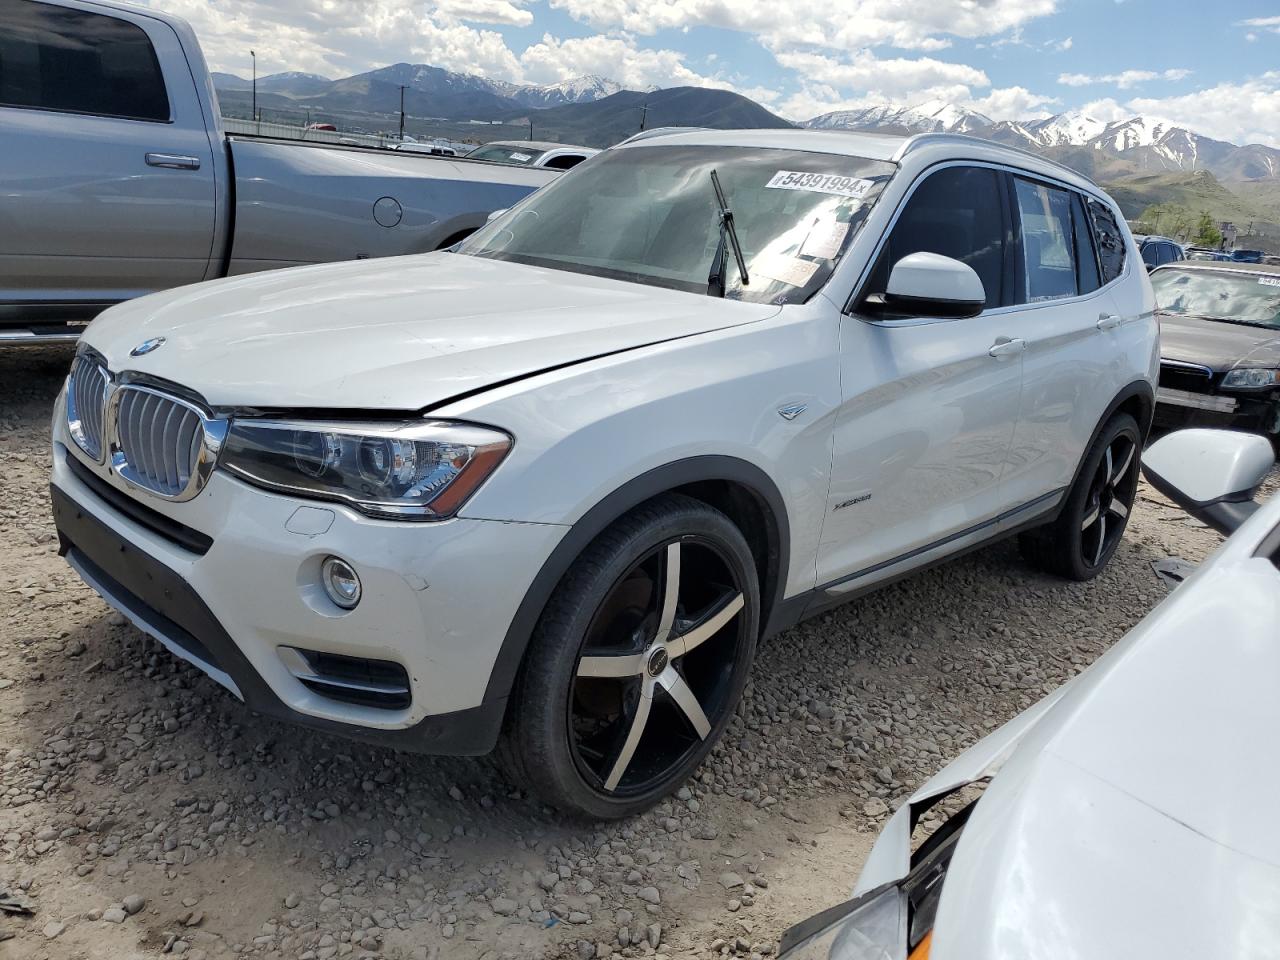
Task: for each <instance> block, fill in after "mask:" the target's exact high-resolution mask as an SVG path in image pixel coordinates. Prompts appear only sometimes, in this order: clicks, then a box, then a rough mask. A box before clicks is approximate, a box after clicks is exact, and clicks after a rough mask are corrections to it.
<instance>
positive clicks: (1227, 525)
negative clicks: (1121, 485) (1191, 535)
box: [1142, 429, 1276, 536]
mask: <svg viewBox="0 0 1280 960" xmlns="http://www.w3.org/2000/svg"><path fill="white" fill-rule="evenodd" d="M1275 462H1276V460H1275V453H1274V452H1273V451H1272V449H1271V442H1270V441H1269V440H1267V439H1266V438H1265V437H1260V436H1258V435H1257V434H1253V433H1241V432H1239V431H1236V430H1207V429H1191V430H1178V431H1176V432H1174V433H1171V434H1169V435H1168V436H1165V437H1161V438H1160V439H1159V440H1157V441H1156V442H1155V443H1153V444H1152V445H1151V446H1149V447H1147V449H1146V451H1145V452H1144V453H1143V454H1142V472H1143V474H1144V475H1145V476H1146V478H1147V480H1148V481H1149V482H1150V483H1151V485H1152V486H1153V487H1155V488H1156V489H1157V490H1159V491H1160V492H1161V493H1163V494H1164V495H1165V496H1166V497H1168V498H1169V499H1170V500H1172V501H1173V502H1174V503H1176V504H1177V505H1178V506H1180V507H1182V509H1184V510H1186V511H1187V513H1189V514H1191V515H1192V516H1193V517H1195V518H1196V519H1197V520H1201V521H1203V522H1204V523H1207V524H1208V525H1209V526H1211V527H1213V528H1214V529H1215V530H1217V531H1218V532H1219V533H1222V534H1226V535H1228V536H1230V535H1231V534H1232V533H1234V532H1235V531H1236V530H1237V529H1239V527H1240V525H1241V524H1243V523H1244V522H1245V521H1246V520H1248V519H1249V517H1250V516H1252V515H1253V513H1254V511H1256V510H1257V509H1258V504H1257V503H1256V502H1255V501H1254V499H1253V498H1254V495H1255V494H1257V492H1258V487H1259V486H1261V485H1262V481H1263V480H1265V479H1266V478H1267V474H1268V473H1270V472H1271V468H1272V467H1273V466H1275Z"/></svg>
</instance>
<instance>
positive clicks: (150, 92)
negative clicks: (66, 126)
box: [0, 0, 169, 123]
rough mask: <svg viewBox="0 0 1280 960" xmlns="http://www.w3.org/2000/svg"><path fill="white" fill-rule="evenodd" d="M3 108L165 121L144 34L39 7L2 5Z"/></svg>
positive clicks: (160, 82)
mask: <svg viewBox="0 0 1280 960" xmlns="http://www.w3.org/2000/svg"><path fill="white" fill-rule="evenodd" d="M0 106H8V107H24V108H27V109H33V110H53V111H58V112H62V113H87V114H94V115H96V116H102V117H119V118H123V119H126V120H150V121H154V122H158V123H166V122H168V120H169V97H168V94H167V93H166V92H165V86H164V77H163V75H162V74H161V72H160V63H159V61H158V60H157V59H156V53H155V50H154V48H153V47H152V46H151V41H150V39H149V38H148V37H147V34H146V32H145V31H144V30H143V29H142V28H141V27H139V26H137V25H136V24H133V23H130V22H128V21H127V20H121V19H120V18H119V17H108V16H104V15H102V14H98V13H86V12H85V11H83V10H71V9H68V8H66V7H55V6H52V5H50V4H47V3H40V2H37V0H3V2H0Z"/></svg>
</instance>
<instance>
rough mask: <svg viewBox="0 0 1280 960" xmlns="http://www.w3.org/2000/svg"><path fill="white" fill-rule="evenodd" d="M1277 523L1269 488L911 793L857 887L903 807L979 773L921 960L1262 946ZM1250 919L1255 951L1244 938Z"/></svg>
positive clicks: (899, 862) (1223, 953)
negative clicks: (1164, 590) (996, 726)
mask: <svg viewBox="0 0 1280 960" xmlns="http://www.w3.org/2000/svg"><path fill="white" fill-rule="evenodd" d="M1277 525H1280V498H1275V499H1273V500H1272V501H1271V502H1269V503H1267V504H1266V505H1264V506H1263V507H1262V508H1261V509H1260V510H1259V511H1258V513H1257V514H1255V515H1254V516H1253V517H1252V518H1251V519H1250V520H1249V521H1248V523H1246V524H1245V525H1244V526H1243V527H1241V529H1240V530H1239V531H1237V533H1236V535H1235V536H1233V537H1232V538H1231V540H1230V541H1228V542H1227V543H1226V544H1225V545H1224V546H1223V547H1222V548H1221V549H1220V550H1219V552H1218V553H1216V554H1215V555H1214V556H1213V557H1212V558H1211V559H1210V560H1209V561H1207V562H1206V563H1205V564H1203V565H1202V566H1201V568H1200V569H1199V570H1198V571H1197V572H1196V573H1195V574H1194V575H1193V576H1192V577H1191V578H1189V579H1188V580H1187V581H1186V582H1185V583H1184V584H1183V585H1182V586H1180V587H1178V588H1177V590H1176V591H1175V592H1174V594H1173V595H1172V596H1171V597H1170V598H1169V599H1168V600H1166V601H1165V602H1164V603H1163V604H1161V605H1160V606H1159V607H1157V608H1156V610H1155V611H1153V612H1152V613H1151V614H1150V615H1149V616H1148V617H1147V619H1146V620H1144V621H1143V622H1142V623H1141V624H1140V625H1139V626H1138V627H1137V628H1135V629H1134V630H1133V631H1131V632H1130V633H1129V634H1128V635H1127V636H1126V637H1125V638H1124V639H1123V640H1121V641H1120V643H1118V644H1117V645H1116V646H1115V647H1113V648H1112V649H1111V650H1110V651H1108V652H1107V653H1106V654H1105V655H1104V656H1103V657H1101V658H1100V659H1099V660H1098V661H1097V663H1095V664H1094V665H1093V666H1092V667H1090V668H1089V669H1088V670H1087V671H1085V672H1084V673H1083V674H1081V675H1079V676H1078V677H1076V678H1075V679H1073V680H1072V681H1070V682H1069V683H1068V684H1065V685H1064V686H1063V687H1061V688H1059V690H1058V691H1055V693H1054V694H1053V695H1051V696H1050V697H1048V698H1046V699H1045V700H1044V701H1042V702H1041V703H1039V704H1037V705H1036V706H1035V707H1033V708H1032V709H1031V710H1029V711H1027V712H1026V713H1024V714H1022V715H1020V716H1018V717H1016V718H1015V719H1014V720H1013V721H1011V722H1010V723H1009V724H1007V725H1006V726H1005V727H1003V728H1001V729H1000V730H997V731H996V732H995V733H993V734H992V735H991V736H989V737H987V738H986V739H984V740H982V741H980V742H979V743H977V744H975V745H974V746H973V747H971V748H969V750H967V751H966V752H965V753H964V754H962V755H961V756H960V757H959V758H957V760H956V761H955V762H954V763H953V764H951V765H949V766H948V767H946V768H945V769H944V770H943V771H941V772H940V773H939V774H938V775H936V776H935V777H934V778H933V779H932V780H930V781H929V782H928V783H926V784H925V785H924V786H923V787H921V789H920V790H919V791H917V792H916V793H915V794H913V795H912V797H911V798H910V800H909V802H908V803H907V804H906V805H904V806H903V807H902V808H901V809H900V810H899V811H898V812H897V813H895V814H894V816H893V817H892V818H891V820H890V821H889V823H888V824H887V825H886V827H885V831H884V833H883V834H882V835H881V839H880V840H878V841H877V842H876V846H875V848H874V849H873V850H872V853H871V856H870V857H869V858H868V860H867V863H866V866H865V868H864V872H863V874H862V876H860V877H859V880H858V888H857V890H858V892H862V891H866V890H869V889H872V888H874V887H875V886H878V885H879V884H881V883H885V882H888V881H892V880H896V879H898V878H900V877H901V876H903V875H905V872H906V865H907V862H908V856H909V853H910V830H909V817H910V810H911V808H912V807H913V806H914V807H916V808H917V809H919V808H920V806H921V805H927V804H928V803H929V801H930V800H931V799H932V798H934V797H937V796H940V795H942V794H945V793H947V792H949V791H950V790H951V789H954V788H955V787H956V786H957V785H960V784H964V783H969V782H972V781H973V780H975V779H978V778H984V777H989V776H992V777H993V779H992V780H991V782H990V784H989V785H988V786H987V788H986V791H985V792H984V794H983V795H982V798H981V800H980V801H979V803H978V805H977V806H976V807H975V809H974V811H973V814H972V816H971V817H970V819H969V822H968V823H967V824H966V826H965V827H964V833H963V834H962V836H961V840H960V845H959V847H958V848H957V850H956V854H955V857H954V859H953V860H952V863H951V866H950V868H949V869H948V873H947V878H946V881H945V884H944V887H943V893H942V900H941V905H940V908H939V913H938V918H937V924H936V927H935V929H934V938H933V948H932V953H931V954H930V956H931V957H932V958H934V960H967V958H971V957H985V958H988V960H1015V958H1018V960H1021V958H1025V957H1030V956H1034V957H1038V958H1062V960H1079V958H1082V957H1104V956H1105V957H1120V956H1128V957H1157V956H1160V957H1188V958H1190V957H1197V958H1199V957H1239V956H1263V955H1266V956H1271V955H1275V953H1276V951H1275V943H1276V942H1277V936H1278V935H1280V827H1277V826H1276V824H1275V822H1274V818H1272V817H1271V816H1270V814H1269V811H1270V809H1271V805H1272V804H1273V803H1274V801H1275V798H1276V797H1277V796H1280V765H1277V764H1275V763H1272V762H1270V756H1269V754H1268V753H1267V752H1266V750H1265V749H1263V750H1261V751H1260V750H1259V743H1260V742H1264V741H1265V734H1264V733H1261V732H1262V731H1268V730H1272V729H1274V728H1275V727H1276V726H1277V725H1278V724H1280V703H1278V702H1277V700H1276V697H1275V695H1274V687H1275V683H1274V678H1275V676H1276V675H1277V673H1278V672H1280V639H1278V637H1277V634H1276V629H1275V624H1276V623H1277V622H1280V571H1278V570H1277V569H1276V566H1275V564H1274V563H1272V562H1271V561H1270V560H1268V559H1266V558H1264V557H1257V556H1254V553H1255V552H1256V551H1257V549H1258V545H1259V544H1260V543H1261V542H1262V541H1263V539H1264V538H1265V537H1266V536H1267V535H1268V534H1269V533H1270V532H1271V531H1272V530H1273V529H1274V528H1275V527H1276V526H1277ZM1259 736H1262V737H1263V741H1260V740H1259V739H1258V738H1259ZM1258 936H1263V937H1265V948H1266V949H1261V948H1260V947H1259V944H1258V943H1252V944H1251V943H1249V942H1245V941H1248V940H1249V939H1250V938H1256V937H1258ZM1242 937H1243V938H1245V940H1244V941H1241V940H1240V939H1239V938H1242ZM1233 944H1234V946H1233ZM1269 951H1270V952H1269Z"/></svg>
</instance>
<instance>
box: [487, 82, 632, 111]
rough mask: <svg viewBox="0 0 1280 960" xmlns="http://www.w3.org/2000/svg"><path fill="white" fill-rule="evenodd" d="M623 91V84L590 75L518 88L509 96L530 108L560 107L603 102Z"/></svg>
mask: <svg viewBox="0 0 1280 960" xmlns="http://www.w3.org/2000/svg"><path fill="white" fill-rule="evenodd" d="M622 89H623V87H622V84H620V83H618V82H617V81H616V80H606V79H605V78H604V77H597V76H594V75H589V76H585V77H576V78H574V79H573V80H562V81H561V82H560V83H549V84H546V85H545V86H540V87H516V88H515V90H514V91H513V92H512V93H510V94H508V96H510V97H511V98H512V99H514V100H516V101H517V102H519V103H522V104H524V105H525V106H529V107H539V108H541V107H558V106H560V105H561V104H564V103H591V102H593V101H595V100H603V99H604V98H605V97H610V96H613V94H615V93H618V92H619V91H620V90H622Z"/></svg>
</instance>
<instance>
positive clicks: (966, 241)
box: [818, 166, 1022, 598]
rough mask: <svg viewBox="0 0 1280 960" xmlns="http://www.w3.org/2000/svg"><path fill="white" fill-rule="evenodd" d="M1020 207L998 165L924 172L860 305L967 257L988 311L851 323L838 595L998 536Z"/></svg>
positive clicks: (837, 440)
mask: <svg viewBox="0 0 1280 960" xmlns="http://www.w3.org/2000/svg"><path fill="white" fill-rule="evenodd" d="M1008 248H1009V238H1008V203H1007V200H1006V194H1005V189H1004V186H1003V180H1002V179H1001V175H1000V174H999V173H998V171H995V170H992V169H989V168H985V167H970V166H948V167H943V168H941V169H938V170H936V172H932V173H929V174H926V175H925V177H924V179H923V180H922V181H920V182H918V183H917V184H916V185H915V186H914V188H913V192H912V193H911V194H910V196H909V197H908V198H907V200H906V203H905V205H904V207H903V209H902V210H901V211H900V212H899V215H898V217H897V219H896V220H895V222H894V224H893V226H892V227H891V229H890V232H889V235H888V237H887V239H886V240H885V242H884V244H883V246H882V249H881V251H880V254H879V255H878V257H877V260H876V262H875V267H874V268H873V269H872V271H871V274H870V276H869V278H868V279H867V281H866V282H865V283H864V285H863V290H862V291H861V293H860V297H859V299H860V300H861V298H862V297H865V295H866V294H869V293H883V292H884V289H885V286H886V284H887V280H888V274H889V270H890V269H891V267H892V265H893V264H894V263H896V262H897V261H898V260H900V259H901V258H902V257H904V256H906V255H908V254H911V253H917V252H921V251H925V252H930V253H938V254H942V255H943V256H949V257H953V258H955V259H958V260H962V261H964V262H966V263H968V264H969V265H970V266H971V267H973V268H974V270H975V271H976V272H977V273H978V276H979V277H980V278H981V279H982V281H983V286H984V288H985V289H986V291H987V304H988V309H987V310H985V311H984V312H983V313H982V314H980V315H979V316H976V317H971V318H967V319H959V320H937V319H930V318H925V317H901V318H893V319H877V318H875V317H873V316H871V315H863V314H862V313H861V312H860V311H859V309H858V308H856V307H855V309H854V311H853V314H852V315H847V316H845V317H843V318H842V320H841V328H840V382H841V390H842V393H843V397H842V401H841V408H840V412H839V415H838V416H837V418H836V424H835V434H834V446H833V450H832V464H831V488H830V491H829V494H828V501H827V514H826V519H825V521H824V522H823V528H822V541H821V544H820V547H819V551H818V582H819V583H820V584H823V585H824V586H825V588H826V592H827V594H828V596H829V597H831V598H835V597H838V596H839V595H841V594H842V593H843V592H846V591H849V590H854V589H857V588H859V587H860V586H862V585H865V584H870V583H874V582H876V581H878V580H880V579H882V578H887V577H891V576H893V575H894V574H896V573H900V572H903V571H904V570H906V569H910V568H911V567H912V566H914V565H916V564H918V563H920V562H924V561H927V560H930V559H933V558H935V557H938V556H942V555H945V554H947V553H949V552H952V551H953V550H956V549H959V548H961V547H963V546H967V545H969V544H971V543H973V542H977V541H980V540H983V539H986V538H988V537H990V536H992V535H993V534H994V533H995V531H996V529H997V527H996V524H997V523H998V522H999V521H1001V520H1002V519H1003V517H1002V514H1004V513H1005V512H1007V508H1008V506H1009V505H1008V503H1007V500H1006V498H1004V497H1003V495H1002V491H1001V488H1000V481H1001V476H1002V474H1003V472H1004V468H1005V462H1006V459H1007V457H1008V455H1009V447H1010V444H1011V442H1012V440H1013V432H1014V427H1015V425H1016V422H1017V416H1018V401H1019V394H1020V392H1021V388H1022V356H1021V348H1022V344H1021V342H1020V341H1019V340H1018V339H1017V337H1018V335H1017V332H1016V328H1017V317H1016V315H1015V314H1014V313H1013V312H1011V311H1010V310H1009V309H1007V308H1005V307H1004V306H1003V304H1004V303H1006V302H1007V301H1008V299H1009V296H1010V290H1011V287H1010V285H1009V283H1008V282H1007V273H1008V270H1007V260H1008V259H1009V258H1010V256H1011V251H1010V250H1009V249H1008Z"/></svg>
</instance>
